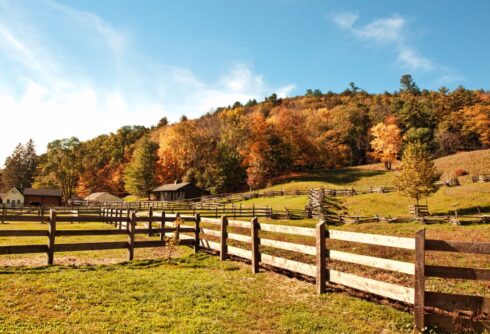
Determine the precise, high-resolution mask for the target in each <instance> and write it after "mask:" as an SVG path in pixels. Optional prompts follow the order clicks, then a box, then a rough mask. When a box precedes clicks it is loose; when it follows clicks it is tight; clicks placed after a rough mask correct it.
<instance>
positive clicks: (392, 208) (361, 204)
mask: <svg viewBox="0 0 490 334" xmlns="http://www.w3.org/2000/svg"><path fill="white" fill-rule="evenodd" d="M338 199H339V201H340V203H342V205H343V206H344V207H345V210H342V212H343V213H347V214H349V215H357V214H358V215H360V216H374V215H376V214H377V215H380V216H384V217H385V216H392V217H396V216H398V217H401V216H408V214H409V213H408V206H409V205H410V204H412V200H411V199H409V198H407V197H404V196H402V195H400V194H399V193H397V192H391V193H384V194H380V193H373V194H362V195H356V196H352V197H339V198H338ZM240 203H241V204H243V205H245V206H252V205H256V206H266V205H267V206H272V208H273V209H276V210H284V208H286V207H287V208H289V209H304V207H305V205H306V204H307V203H308V196H276V197H259V198H254V199H250V200H247V201H243V202H240ZM422 203H425V200H423V201H422ZM427 203H428V205H429V211H430V212H431V214H434V215H454V211H455V210H457V212H458V214H476V213H478V209H479V210H480V212H482V213H483V212H487V213H488V212H490V183H468V184H463V185H462V186H459V187H441V188H440V189H439V190H438V191H437V192H436V193H435V194H434V195H432V196H430V197H429V198H428V199H427Z"/></svg>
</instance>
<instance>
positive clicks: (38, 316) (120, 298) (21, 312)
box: [0, 249, 412, 333]
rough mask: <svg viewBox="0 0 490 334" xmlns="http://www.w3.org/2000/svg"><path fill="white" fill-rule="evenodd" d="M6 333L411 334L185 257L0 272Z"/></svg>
mask: <svg viewBox="0 0 490 334" xmlns="http://www.w3.org/2000/svg"><path fill="white" fill-rule="evenodd" d="M0 280H1V281H2V289H0V333H34V332H35V333H55V332H56V333H128V332H137V333H410V332H411V328H412V316H411V315H410V314H409V313H406V312H403V311H398V310H395V309H394V308H392V307H390V306H383V305H378V304H375V303H371V302H368V301H363V300H360V299H357V298H354V297H350V296H348V295H346V294H343V293H328V294H325V295H322V296H318V295H316V294H315V293H314V287H313V285H312V284H309V283H306V282H302V281H299V280H296V279H290V278H287V277H284V276H281V275H278V274H274V273H270V272H262V273H259V274H256V275H253V274H251V273H250V269H249V267H248V266H246V265H244V264H240V263H236V262H229V261H227V262H224V263H220V262H219V261H218V259H217V257H216V256H212V255H207V254H198V255H190V254H189V250H188V249H184V250H182V254H181V256H180V257H179V258H177V259H173V260H171V261H166V260H146V261H135V262H133V263H121V264H113V265H101V266H81V267H59V266H54V267H40V268H22V267H21V268H15V267H12V268H3V269H1V270H0Z"/></svg>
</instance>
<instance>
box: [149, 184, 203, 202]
mask: <svg viewBox="0 0 490 334" xmlns="http://www.w3.org/2000/svg"><path fill="white" fill-rule="evenodd" d="M153 193H154V194H155V195H156V197H157V200H159V201H181V200H184V199H194V198H199V197H201V196H202V189H200V188H198V187H196V186H195V185H193V184H192V183H189V182H183V183H170V184H164V185H162V186H160V187H158V188H155V189H153Z"/></svg>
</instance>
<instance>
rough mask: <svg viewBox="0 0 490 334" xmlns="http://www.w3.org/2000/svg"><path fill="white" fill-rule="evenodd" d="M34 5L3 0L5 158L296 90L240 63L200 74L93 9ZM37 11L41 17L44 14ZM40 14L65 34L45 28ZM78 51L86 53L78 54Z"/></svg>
mask: <svg viewBox="0 0 490 334" xmlns="http://www.w3.org/2000/svg"><path fill="white" fill-rule="evenodd" d="M34 4H35V5H36V6H37V7H36V8H22V7H19V6H18V5H17V4H16V3H13V2H10V1H4V0H0V66H1V67H2V68H3V69H5V71H3V72H0V122H1V123H0V142H1V143H2V145H1V146H0V164H1V163H2V162H3V161H4V159H5V157H6V156H7V155H8V154H10V152H12V150H13V149H14V148H15V146H16V145H17V143H19V142H26V141H27V140H28V139H29V138H32V139H34V141H35V142H36V144H37V147H38V151H40V152H42V151H44V150H45V147H46V144H47V143H48V142H49V141H52V140H54V139H57V138H63V137H71V136H77V137H79V138H80V139H82V140H85V139H89V138H91V137H93V136H96V135H98V134H102V133H107V132H110V131H115V130H116V129H117V128H119V127H121V126H123V125H130V124H134V125H146V126H150V125H153V124H156V123H157V122H158V120H159V119H160V118H161V117H163V116H167V117H168V118H169V120H171V121H176V120H177V119H178V118H179V117H180V116H181V115H182V114H185V115H187V116H188V117H191V118H193V117H198V116H200V115H202V114H203V113H205V112H208V111H209V110H211V109H212V108H216V107H219V106H224V105H229V104H233V103H234V102H235V101H241V102H246V101H247V100H249V99H253V98H255V99H262V98H263V97H264V96H268V95H270V94H271V93H273V92H277V93H278V95H279V96H286V95H287V94H289V93H290V92H291V90H292V89H293V88H294V85H292V84H289V85H285V86H284V87H272V86H270V85H269V84H267V83H266V81H265V80H264V78H263V76H262V75H261V74H257V73H254V71H253V70H252V69H251V68H250V66H247V65H246V64H243V63H240V62H237V63H236V64H235V65H234V66H231V67H230V68H229V69H228V71H227V72H226V73H225V74H224V75H222V76H220V77H216V78H214V79H213V80H203V79H201V78H199V77H198V76H197V75H196V74H195V73H194V72H193V71H192V70H191V69H189V68H182V67H179V66H175V65H169V64H162V63H160V62H158V61H154V60H153V59H151V57H149V56H147V55H144V54H140V53H139V52H138V51H137V47H136V46H135V45H134V43H133V42H134V41H135V39H136V37H135V39H133V38H132V37H133V36H131V34H129V33H127V32H126V31H123V30H121V29H118V28H116V27H113V26H112V25H110V24H109V23H107V22H106V21H104V20H103V19H102V18H100V17H98V16H96V15H94V14H92V13H88V12H82V11H78V10H75V9H72V8H69V7H66V6H63V5H60V4H58V3H56V2H53V1H51V0H45V1H42V2H37V3H34ZM40 10H42V11H43V14H44V15H37V14H38V13H37V11H40ZM38 17H44V18H49V22H48V26H49V27H61V26H62V27H63V29H64V30H65V31H67V33H66V34H60V33H59V32H58V31H54V32H53V31H50V30H46V28H44V24H45V23H46V22H40V21H39V20H40V19H39V18H38ZM51 29H53V28H51ZM66 35H68V37H67V36H66ZM64 38H66V39H64ZM74 41H75V42H74ZM70 43H76V44H77V46H79V48H73V47H72V46H73V45H71V44H70ZM80 50H81V52H83V54H77V52H80ZM85 57H93V59H91V60H92V62H88V63H87V62H86V61H85V59H84V58H85Z"/></svg>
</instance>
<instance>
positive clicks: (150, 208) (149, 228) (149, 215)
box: [148, 206, 153, 237]
mask: <svg viewBox="0 0 490 334" xmlns="http://www.w3.org/2000/svg"><path fill="white" fill-rule="evenodd" d="M152 217H153V208H152V207H151V206H150V207H149V208H148V218H149V219H148V230H149V231H148V236H149V237H151V235H152V231H151V230H152V228H153V223H152V221H151V218H152Z"/></svg>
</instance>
